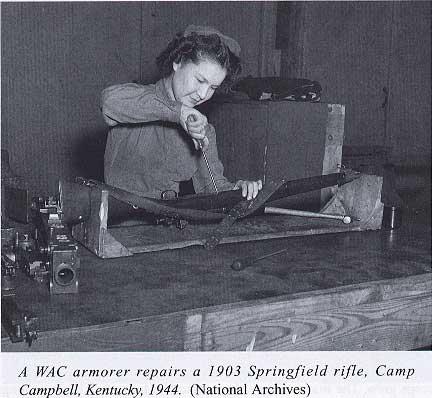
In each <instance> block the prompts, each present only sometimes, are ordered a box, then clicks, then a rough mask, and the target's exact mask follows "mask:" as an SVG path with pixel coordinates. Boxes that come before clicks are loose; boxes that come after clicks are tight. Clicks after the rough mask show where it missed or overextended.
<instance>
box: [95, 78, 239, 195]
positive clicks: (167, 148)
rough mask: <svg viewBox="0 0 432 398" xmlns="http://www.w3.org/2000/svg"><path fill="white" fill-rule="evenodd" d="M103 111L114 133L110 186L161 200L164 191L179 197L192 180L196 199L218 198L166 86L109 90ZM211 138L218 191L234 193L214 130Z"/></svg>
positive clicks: (108, 158) (109, 148)
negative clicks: (205, 195) (211, 194)
mask: <svg viewBox="0 0 432 398" xmlns="http://www.w3.org/2000/svg"><path fill="white" fill-rule="evenodd" d="M101 108H102V113H103V116H104V119H105V122H106V123H107V124H108V125H109V126H110V127H111V129H110V131H109V133H108V140H107V144H106V148H105V159H104V173H105V182H106V183H107V184H110V185H113V186H115V187H118V188H122V189H124V190H127V191H129V192H132V193H135V194H138V195H142V196H147V197H153V198H160V197H161V193H162V192H163V191H166V190H173V191H175V192H178V191H179V183H180V182H181V181H186V180H189V179H191V178H192V180H193V185H194V189H195V192H196V193H201V192H214V188H213V184H212V182H211V178H210V175H209V173H208V170H207V167H206V164H205V162H204V160H203V157H202V154H201V151H198V150H196V149H195V146H194V145H193V142H192V139H191V137H190V136H189V135H187V133H186V132H185V131H184V130H183V128H182V127H181V125H180V124H179V122H180V108H181V103H180V102H177V101H173V100H172V99H170V98H169V96H168V93H167V91H166V88H165V86H164V83H163V81H162V80H159V81H158V82H157V83H156V84H150V85H146V86H143V85H139V84H134V83H127V84H120V85H115V86H111V87H108V88H107V89H105V90H104V91H103V92H102V103H101ZM210 126H211V125H210ZM207 137H208V139H209V146H208V150H207V152H206V155H207V159H208V162H209V164H210V167H211V170H212V172H213V175H214V178H215V181H216V185H217V187H218V190H221V191H223V190H230V189H233V187H234V184H233V183H230V182H229V181H228V180H227V179H226V178H225V177H224V176H223V166H222V163H221V162H220V160H219V157H218V152H217V146H216V134H215V130H214V128H213V126H211V128H210V129H209V132H208V133H207Z"/></svg>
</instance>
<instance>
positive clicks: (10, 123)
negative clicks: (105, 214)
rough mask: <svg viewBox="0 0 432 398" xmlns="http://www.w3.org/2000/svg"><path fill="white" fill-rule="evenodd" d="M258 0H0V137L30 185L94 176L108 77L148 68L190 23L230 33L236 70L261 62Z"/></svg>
mask: <svg viewBox="0 0 432 398" xmlns="http://www.w3.org/2000/svg"><path fill="white" fill-rule="evenodd" d="M268 8H269V6H268V5H264V3H260V2H250V3H249V2H46V3H40V2H34V3H33V2H26V3H2V4H1V22H2V23H1V39H2V42H1V45H2V54H1V55H2V57H1V59H2V73H1V77H2V87H1V90H2V93H1V94H2V109H1V110H2V114H1V144H2V148H3V149H7V150H8V151H9V153H10V159H11V166H12V168H13V170H14V171H15V172H16V173H17V174H19V175H21V176H23V177H25V178H26V180H27V182H28V184H29V188H30V190H31V191H33V192H34V193H38V194H55V193H56V192H57V184H58V180H59V178H73V177H75V176H77V175H83V176H87V177H93V178H102V173H103V150H104V145H105V139H106V133H107V127H106V125H105V124H104V122H103V120H102V117H101V115H100V110H99V98H100V93H101V91H102V89H103V88H105V87H107V86H108V85H111V84H115V83H122V82H130V81H133V80H136V81H142V82H152V81H154V80H155V79H156V78H157V70H156V67H155V65H154V59H155V57H156V55H157V54H158V53H159V52H160V51H161V50H162V49H163V48H164V46H165V45H166V44H167V43H168V41H169V40H170V39H171V38H172V37H173V36H174V34H175V33H176V32H178V31H180V30H182V29H184V27H185V26H187V25H188V24H190V23H198V24H209V25H213V26H215V27H218V28H219V29H221V30H222V31H225V32H226V33H227V34H229V35H232V36H234V37H236V38H237V39H238V41H239V43H240V45H241V47H242V55H243V59H244V61H245V62H244V63H245V69H244V73H245V74H253V75H257V74H258V73H259V69H260V67H261V62H260V58H262V57H263V55H262V47H263V41H262V40H261V39H260V37H261V36H262V32H260V30H259V29H257V27H260V26H261V23H260V21H261V19H262V18H263V13H264V11H265V10H266V9H268Z"/></svg>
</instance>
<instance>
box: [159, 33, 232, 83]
mask: <svg viewBox="0 0 432 398" xmlns="http://www.w3.org/2000/svg"><path fill="white" fill-rule="evenodd" d="M200 60H211V61H214V62H216V63H218V64H219V65H220V66H222V67H223V68H224V69H226V71H227V76H226V78H225V82H224V83H228V82H229V83H231V82H233V81H234V79H235V76H237V75H238V74H239V73H240V72H241V63H240V58H239V57H237V56H236V55H235V54H234V53H232V52H231V50H230V49H229V48H228V46H226V45H225V44H224V43H223V42H222V41H221V39H220V37H219V36H218V35H217V34H210V35H200V34H197V33H196V32H192V33H191V34H190V35H188V36H183V35H182V34H181V33H178V34H177V35H176V37H175V38H174V39H173V40H172V41H171V42H170V43H169V44H168V46H167V47H166V48H165V50H163V51H162V52H161V53H160V54H159V56H158V57H157V58H156V65H157V67H158V68H159V71H160V73H161V75H162V77H167V76H169V75H170V74H171V73H172V71H173V68H172V65H173V63H174V62H175V63H180V62H182V61H183V62H184V61H192V62H194V63H195V64H197V63H198V62H199V61H200Z"/></svg>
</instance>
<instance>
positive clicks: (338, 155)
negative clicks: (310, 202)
mask: <svg viewBox="0 0 432 398" xmlns="http://www.w3.org/2000/svg"><path fill="white" fill-rule="evenodd" d="M344 124H345V106H344V105H337V104H329V105H328V116H327V126H326V138H325V150H324V159H323V167H322V174H323V175H324V174H330V173H334V172H337V171H339V170H340V168H341V167H342V147H343V140H344ZM336 188H337V187H329V188H324V189H322V190H321V204H322V205H324V204H325V203H326V202H327V201H328V200H329V199H330V198H331V197H332V196H333V195H334V194H335V193H336Z"/></svg>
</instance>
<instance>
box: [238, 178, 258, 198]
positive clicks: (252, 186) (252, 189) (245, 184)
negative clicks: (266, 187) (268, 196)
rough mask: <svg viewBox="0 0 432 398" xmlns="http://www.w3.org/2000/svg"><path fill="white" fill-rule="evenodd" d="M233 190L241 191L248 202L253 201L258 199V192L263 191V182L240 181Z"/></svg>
mask: <svg viewBox="0 0 432 398" xmlns="http://www.w3.org/2000/svg"><path fill="white" fill-rule="evenodd" d="M233 189H241V190H242V196H243V197H244V198H247V200H251V199H254V198H256V196H257V195H258V192H259V191H261V189H262V181H261V180H258V181H245V180H238V181H237V182H236V184H235V186H234V188H233Z"/></svg>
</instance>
